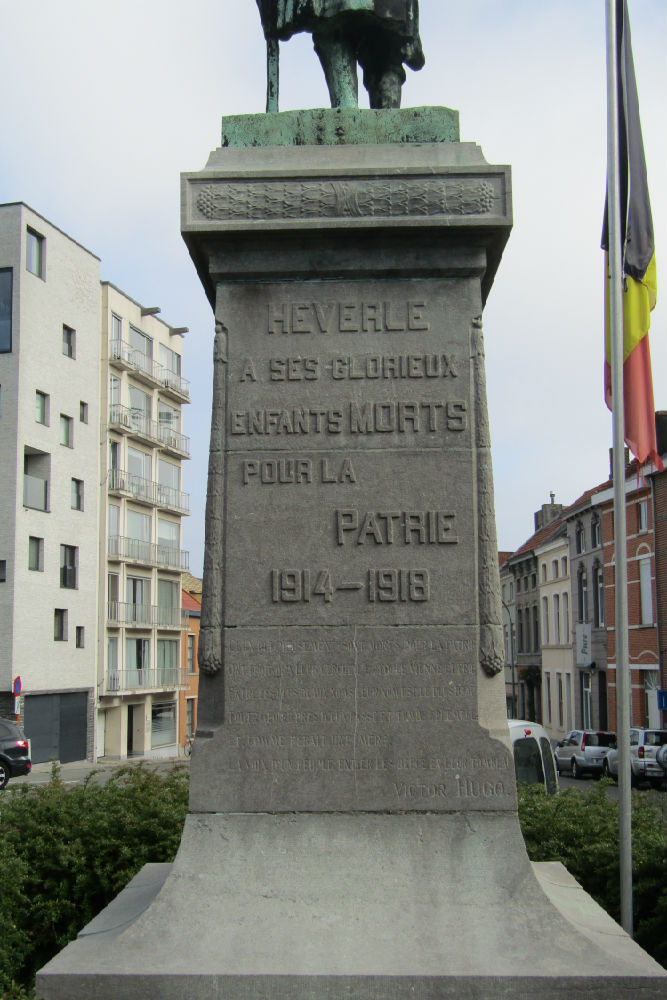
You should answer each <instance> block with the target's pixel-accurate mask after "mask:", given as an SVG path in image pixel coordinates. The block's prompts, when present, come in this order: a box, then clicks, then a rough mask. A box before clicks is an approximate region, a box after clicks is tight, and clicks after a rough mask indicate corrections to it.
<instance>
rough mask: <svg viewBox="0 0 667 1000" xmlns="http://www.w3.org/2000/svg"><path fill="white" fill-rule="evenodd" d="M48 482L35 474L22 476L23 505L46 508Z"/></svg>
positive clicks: (38, 508)
mask: <svg viewBox="0 0 667 1000" xmlns="http://www.w3.org/2000/svg"><path fill="white" fill-rule="evenodd" d="M48 487H49V483H48V480H47V479H39V478H38V477H37V476H29V475H28V474H27V473H25V474H24V476H23V506H24V507H32V508H33V510H48V498H49V489H48Z"/></svg>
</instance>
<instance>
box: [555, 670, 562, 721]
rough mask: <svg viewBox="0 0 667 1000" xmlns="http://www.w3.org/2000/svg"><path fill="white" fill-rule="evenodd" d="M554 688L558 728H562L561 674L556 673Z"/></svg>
mask: <svg viewBox="0 0 667 1000" xmlns="http://www.w3.org/2000/svg"><path fill="white" fill-rule="evenodd" d="M556 689H557V702H558V728H559V729H562V728H563V675H562V674H556Z"/></svg>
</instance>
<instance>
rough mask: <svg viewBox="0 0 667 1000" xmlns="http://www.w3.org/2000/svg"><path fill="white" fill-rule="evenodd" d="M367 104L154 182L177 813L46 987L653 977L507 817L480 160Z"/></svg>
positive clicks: (463, 988)
mask: <svg viewBox="0 0 667 1000" xmlns="http://www.w3.org/2000/svg"><path fill="white" fill-rule="evenodd" d="M368 114H369V115H373V116H374V118H373V121H374V123H375V124H374V126H373V127H374V128H375V129H377V130H378V131H377V135H380V136H382V137H383V141H377V142H374V143H367V144H359V143H357V144H353V145H347V144H346V143H345V141H344V140H345V137H346V135H347V134H348V129H353V128H357V127H358V125H357V124H355V123H356V122H358V121H359V117H358V116H360V115H361V116H362V118H363V113H360V112H357V111H355V112H350V113H349V117H346V115H347V113H346V112H340V111H331V112H322V111H318V112H313V113H311V115H308V114H307V113H305V112H301V113H299V115H300V119H299V122H298V124H297V127H298V129H300V130H302V131H300V132H298V133H297V134H295V133H291V136H290V137H289V138H287V139H285V140H284V144H282V145H273V146H271V145H270V144H268V143H267V140H266V138H265V139H264V140H263V143H262V142H261V141H260V140H259V139H258V144H257V145H248V146H244V145H243V142H244V140H243V138H242V137H240V135H241V132H240V131H239V122H238V120H237V119H235V120H233V121H228V122H223V134H224V135H225V136H226V137H227V141H226V142H225V145H224V146H223V147H221V148H219V149H218V150H216V151H215V152H213V153H212V154H211V157H210V159H209V162H208V164H207V166H206V168H205V169H204V170H203V171H201V172H200V173H197V174H188V175H185V176H184V178H183V219H182V228H183V233H184V236H185V239H186V242H187V244H188V247H189V249H190V252H191V255H192V257H193V260H194V262H195V264H196V267H197V269H198V272H199V274H200V277H201V279H202V283H203V285H204V288H205V290H206V293H207V295H208V297H209V299H210V301H211V304H212V306H213V308H214V311H215V318H216V339H215V350H214V409H213V420H212V430H211V454H210V463H209V484H208V504H207V526H206V527H207V539H206V555H205V559H206V562H205V573H204V575H205V580H204V594H205V603H204V606H203V609H202V629H201V647H200V651H201V668H202V673H201V676H200V707H199V718H198V731H197V740H196V745H195V753H194V754H193V758H192V765H191V797H190V814H189V816H188V818H187V821H186V826H185V830H184V834H183V840H182V843H181V848H180V851H179V854H178V856H177V858H176V860H175V862H174V864H173V865H172V866H159V865H152V866H147V867H146V868H145V869H144V870H143V872H142V873H141V874H140V875H139V876H137V878H136V879H135V880H134V881H133V882H132V883H131V884H130V886H129V887H128V888H127V889H126V890H125V891H124V892H123V893H121V895H120V896H119V897H118V898H117V899H116V900H115V901H114V903H113V904H112V905H111V906H110V907H108V908H107V909H106V910H105V911H104V912H103V913H102V914H101V915H100V916H99V917H98V918H97V919H96V920H95V921H93V922H92V924H90V925H89V926H88V927H87V928H86V929H85V931H84V932H83V933H82V935H81V936H80V937H79V939H78V940H77V941H76V942H74V943H73V944H72V945H70V946H68V948H66V949H65V950H64V951H63V952H62V953H61V954H60V955H59V956H57V957H56V958H55V959H54V960H53V961H52V962H50V963H49V965H47V966H46V967H45V969H44V970H42V972H41V973H40V976H39V980H38V986H39V990H40V991H41V995H42V996H43V997H44V998H46V1000H55V998H64V997H67V998H68V1000H78V998H81V1000H83V998H84V997H85V998H88V997H90V996H91V995H94V996H96V997H98V998H103V1000H106V998H112V997H113V998H114V1000H125V998H127V1000H129V998H132V1000H135V998H137V997H146V998H148V997H150V998H156V997H157V998H162V1000H172V998H174V1000H175V998H176V997H178V998H179V1000H180V998H182V997H183V996H186V997H187V998H188V1000H191V998H192V1000H204V998H205V1000H212V998H222V997H224V998H231V1000H239V998H243V1000H250V998H253V1000H255V998H267V1000H269V998H271V1000H277V998H280V1000H283V998H284V1000H301V998H309V1000H310V998H312V1000H315V998H331V1000H333V998H339V997H341V998H342V997H350V998H352V997H354V998H367V1000H371V998H373V1000H376V998H377V1000H380V998H382V1000H394V998H396V1000H398V998H403V997H408V996H409V997H417V998H421V1000H436V998H452V1000H453V998H457V1000H458V998H465V997H470V998H473V997H474V998H494V1000H496V998H502V997H506V998H517V997H522V998H523V997H526V998H533V997H535V998H538V997H539V998H540V1000H550V998H556V997H558V998H561V997H562V996H563V995H565V994H566V993H567V994H568V995H570V996H581V995H583V994H584V991H585V993H586V995H587V997H589V998H590V1000H598V998H599V1000H609V998H610V997H612V996H613V997H614V998H616V997H624V996H628V997H630V996H632V997H633V1000H636V998H638V997H641V998H657V997H662V996H664V992H665V986H666V985H667V974H666V973H665V972H664V970H662V969H660V967H659V966H658V965H657V964H656V963H655V962H653V961H652V960H651V959H650V958H648V956H646V955H645V954H644V953H643V952H642V951H641V949H639V948H638V947H637V946H636V945H635V944H634V943H633V942H632V941H631V940H630V939H629V938H628V937H627V936H626V935H625V934H624V933H623V932H622V931H621V930H620V928H618V927H617V925H616V924H614V922H613V921H612V920H611V919H610V918H609V917H608V916H606V915H605V914H604V913H603V912H602V911H601V910H600V909H599V907H597V906H596V904H594V903H593V902H592V901H591V900H590V899H589V898H588V897H587V896H586V895H585V894H584V893H583V892H582V890H581V889H580V888H579V887H578V886H577V885H576V883H575V882H574V880H573V879H571V878H570V877H569V876H568V875H567V873H566V872H565V870H564V869H563V868H562V866H560V865H540V866H533V865H531V864H530V863H529V861H528V858H527V856H526V852H525V847H524V844H523V840H522V838H521V833H520V829H519V825H518V820H517V815H516V790H515V782H514V769H513V763H512V755H511V751H510V747H509V737H508V731H507V723H506V719H505V710H504V681H503V675H502V672H499V668H500V666H501V665H502V662H503V649H502V633H501V627H500V607H499V585H498V569H497V548H496V536H495V524H494V512H493V487H492V475H491V458H490V444H489V432H488V423H487V415H486V398H485V378H484V353H483V338H482V330H481V313H482V308H483V304H484V301H485V299H486V296H487V294H488V291H489V289H490V287H491V284H492V282H493V278H494V275H495V272H496V268H497V266H498V263H499V261H500V256H501V253H502V249H503V247H504V244H505V241H506V239H507V237H508V235H509V230H510V226H511V200H510V183H509V170H508V168H506V167H495V166H490V165H489V164H487V163H486V162H485V160H484V158H483V156H482V154H481V152H480V150H479V148H478V147H477V146H475V145H474V144H471V143H459V142H457V141H451V140H452V139H454V140H456V138H457V135H452V127H453V123H454V125H455V116H453V115H452V113H451V112H448V111H446V110H442V112H438V111H437V110H436V109H429V112H428V115H426V114H424V115H420V114H417V115H416V116H415V112H414V111H412V112H368ZM383 115H389V116H391V117H390V118H387V119H385V120H383V119H382V116H383ZM397 115H408V116H411V117H412V120H413V123H414V121H415V120H418V121H419V123H420V124H419V126H418V127H419V128H420V129H421V128H423V127H424V122H425V121H428V130H429V132H428V138H427V139H425V138H424V135H423V133H418V132H413V133H412V136H411V135H410V130H409V126H408V125H407V124H405V123H406V122H407V120H408V119H407V118H397V117H396V116H397ZM329 116H330V117H329ZM355 116H357V117H356V118H355ZM378 116H379V117H378ZM279 118H280V119H281V122H276V129H277V132H276V134H278V133H280V134H283V135H285V134H286V130H285V129H284V128H283V123H284V119H282V116H279ZM438 118H440V125H438ZM402 123H403V124H402ZM403 125H405V127H403ZM251 126H252V122H244V123H242V130H241V131H242V132H243V134H244V135H249V134H252V127H251ZM261 128H262V129H263V130H265V129H266V120H265V119H263V121H262V126H261ZM281 130H282V131H281ZM260 131H261V130H260ZM288 131H289V130H287V132H288ZM397 131H398V132H399V133H401V135H400V139H401V141H398V142H392V141H391V135H392V133H393V134H396V132H397ZM257 134H258V135H259V132H258V133H257ZM318 134H325V135H326V136H327V137H328V139H329V141H328V143H327V144H326V145H317V143H316V142H311V144H305V143H304V137H305V136H308V137H310V138H312V137H313V136H315V138H316V137H317V135H318ZM332 134H333V135H335V136H336V137H337V139H338V140H340V141H339V142H338V141H337V142H334V141H332V140H331V136H332ZM411 138H413V139H414V140H415V141H410V139H411ZM440 140H447V141H440Z"/></svg>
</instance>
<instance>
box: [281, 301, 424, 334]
mask: <svg viewBox="0 0 667 1000" xmlns="http://www.w3.org/2000/svg"><path fill="white" fill-rule="evenodd" d="M427 312H428V309H427V305H426V303H425V302H411V301H405V302H394V301H385V302H337V301H328V302H280V303H274V302H270V303H269V305H268V307H267V333H269V334H274V333H283V334H284V333H407V332H418V331H426V330H430V328H431V326H430V323H429V321H428V319H427Z"/></svg>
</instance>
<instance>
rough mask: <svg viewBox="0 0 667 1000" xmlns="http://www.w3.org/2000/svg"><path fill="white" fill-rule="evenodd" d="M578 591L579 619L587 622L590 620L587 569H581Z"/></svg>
mask: <svg viewBox="0 0 667 1000" xmlns="http://www.w3.org/2000/svg"><path fill="white" fill-rule="evenodd" d="M578 584H579V586H578V592H577V597H578V601H579V608H578V611H579V617H578V619H577V620H578V621H580V622H587V621H588V577H587V575H586V570H585V569H582V570H580V571H579V579H578Z"/></svg>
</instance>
